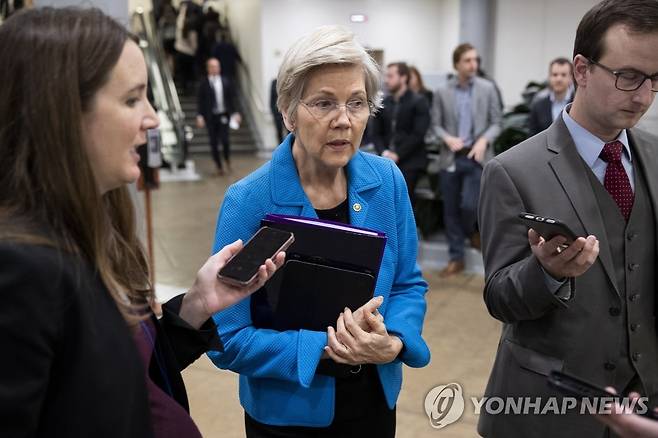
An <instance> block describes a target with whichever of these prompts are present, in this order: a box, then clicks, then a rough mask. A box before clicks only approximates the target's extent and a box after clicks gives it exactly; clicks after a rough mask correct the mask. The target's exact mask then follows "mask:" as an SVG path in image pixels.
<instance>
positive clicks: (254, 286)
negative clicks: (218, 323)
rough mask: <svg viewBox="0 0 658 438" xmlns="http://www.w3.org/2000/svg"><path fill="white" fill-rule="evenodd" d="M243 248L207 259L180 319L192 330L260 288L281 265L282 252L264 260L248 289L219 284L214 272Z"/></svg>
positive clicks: (235, 244) (233, 247) (232, 246)
mask: <svg viewBox="0 0 658 438" xmlns="http://www.w3.org/2000/svg"><path fill="white" fill-rule="evenodd" d="M241 249H242V241H241V240H237V241H235V242H233V243H231V244H230V245H226V246H225V247H224V248H222V250H221V251H219V252H218V253H217V254H215V255H213V256H212V257H210V258H209V259H208V260H207V261H206V263H205V264H204V265H203V266H202V267H201V269H199V272H198V273H197V276H196V280H195V282H194V285H193V286H192V289H190V290H189V292H187V293H186V294H185V297H184V298H183V302H182V304H181V309H180V313H179V316H180V317H181V318H182V319H183V320H185V321H186V322H187V323H188V324H190V325H191V326H192V327H194V328H195V329H198V328H199V327H201V326H202V325H203V323H204V322H206V321H207V320H208V318H210V317H211V316H212V315H214V314H215V313H217V312H219V311H220V310H224V309H226V308H227V307H230V306H232V305H233V304H235V303H237V302H238V301H241V300H243V299H244V298H246V297H247V296H249V295H250V294H252V293H254V292H255V291H257V290H258V289H260V288H261V287H262V286H263V285H264V284H265V282H266V281H267V280H269V279H270V277H271V276H272V275H273V274H274V272H275V271H276V270H277V269H279V268H280V267H281V266H282V265H283V262H284V259H285V253H284V252H280V253H278V254H277V255H276V256H275V257H274V258H273V259H267V260H266V261H265V264H264V265H261V266H260V267H259V268H258V276H257V277H256V280H255V281H254V282H252V283H251V284H249V285H247V286H241V287H240V286H232V285H229V284H226V283H224V282H222V281H220V280H219V279H218V278H217V273H218V272H219V270H220V269H222V268H223V267H224V265H225V264H226V263H227V262H228V261H229V260H230V259H231V257H233V256H234V255H235V254H237V253H238V252H239V251H240V250H241Z"/></svg>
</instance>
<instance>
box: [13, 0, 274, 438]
mask: <svg viewBox="0 0 658 438" xmlns="http://www.w3.org/2000/svg"><path fill="white" fill-rule="evenodd" d="M0 59H2V63H3V66H2V68H0V84H2V85H1V86H0V157H2V158H0V303H2V304H1V305H0V347H1V348H2V351H3V359H2V360H0V435H1V436H12V437H13V436H46V435H48V436H50V435H52V434H53V433H55V434H56V435H58V436H67V437H77V436H80V437H90V436H94V437H104V436H107V437H110V436H111V437H133V436H134V437H148V436H155V437H165V436H185V437H194V436H200V434H199V431H198V429H197V428H196V426H195V425H194V423H193V421H192V419H191V418H190V417H189V414H188V413H187V410H188V405H187V397H186V394H185V388H184V385H183V381H182V378H181V376H180V370H182V369H183V368H184V367H185V366H187V365H188V364H190V363H191V362H193V361H194V360H195V359H196V358H197V357H199V356H200V355H201V354H202V353H204V352H205V351H208V350H209V349H212V350H221V349H222V345H221V343H220V342H219V339H218V338H217V334H216V328H215V325H214V322H213V321H212V319H211V318H210V317H211V315H212V314H214V313H215V312H217V311H219V310H222V309H225V308H227V307H229V306H231V305H232V304H234V303H236V302H237V301H239V300H241V299H242V298H244V297H246V296H248V295H249V294H250V293H251V292H253V291H254V290H256V289H258V288H259V287H260V286H262V284H263V283H264V282H265V281H266V280H267V278H269V276H271V275H272V273H273V272H274V270H275V269H276V267H277V266H278V265H280V264H281V262H282V259H283V254H279V255H277V257H276V263H274V262H273V261H272V260H268V261H267V262H266V265H263V266H261V267H260V271H259V275H258V279H257V281H256V282H255V283H254V284H252V285H251V286H250V287H244V288H234V287H229V286H226V285H224V284H222V283H219V282H218V280H217V277H216V273H217V271H218V270H219V268H221V267H222V266H223V265H224V264H225V262H226V260H228V259H229V258H230V257H231V256H232V255H233V254H235V253H236V252H237V251H239V250H240V248H241V242H235V243H233V244H231V245H227V246H226V247H224V248H223V249H222V250H221V251H219V252H218V253H217V254H216V255H214V256H212V257H211V258H210V259H208V261H207V262H206V263H205V264H204V266H203V267H202V268H201V269H200V271H199V273H198V274H197V278H196V281H195V283H194V285H193V286H192V288H191V289H190V291H189V292H188V293H186V294H184V295H182V296H179V297H177V298H175V299H173V300H172V301H170V302H169V303H166V304H165V305H164V315H163V318H162V319H161V320H160V321H158V320H157V319H156V318H155V317H154V316H153V315H152V313H151V311H150V304H151V303H152V302H153V300H154V295H153V288H152V285H151V284H149V280H148V278H149V277H148V265H147V263H146V258H145V255H144V252H143V250H142V247H141V245H140V243H139V240H138V238H137V236H136V232H135V215H134V212H133V208H132V203H131V200H130V198H129V195H128V191H127V188H126V184H127V183H131V182H134V181H135V180H136V179H137V178H138V176H139V167H138V165H137V163H138V160H139V156H138V155H137V153H136V152H135V148H136V146H138V145H139V144H142V143H144V142H145V135H146V130H147V129H150V128H154V127H156V126H157V124H158V119H157V116H156V114H155V112H154V110H153V108H152V107H151V105H150V104H149V102H148V100H147V97H146V87H147V70H146V64H145V62H144V58H143V56H142V53H141V51H140V49H139V47H138V45H137V44H136V43H135V40H134V39H133V38H132V37H131V36H130V34H129V33H128V32H127V31H126V30H125V29H124V28H123V27H122V26H121V25H119V24H117V23H116V22H115V21H113V20H112V19H110V18H109V17H107V16H106V15H104V14H103V13H102V12H100V11H99V10H96V9H77V8H65V9H52V8H43V9H33V10H27V11H23V12H19V13H17V14H15V15H14V16H12V17H11V18H9V19H8V20H7V21H6V22H5V23H4V24H3V25H2V26H0Z"/></svg>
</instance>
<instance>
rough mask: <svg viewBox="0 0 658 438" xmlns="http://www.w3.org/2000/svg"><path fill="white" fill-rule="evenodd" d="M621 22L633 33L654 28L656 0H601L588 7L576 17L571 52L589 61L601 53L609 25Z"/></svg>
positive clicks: (657, 17)
mask: <svg viewBox="0 0 658 438" xmlns="http://www.w3.org/2000/svg"><path fill="white" fill-rule="evenodd" d="M618 24H623V25H625V26H628V29H629V30H630V31H631V32H634V33H656V32H658V1H656V0H604V1H602V2H601V3H599V4H597V5H596V6H594V7H593V8H592V9H590V10H589V11H588V12H587V13H586V14H585V15H584V16H583V18H582V19H581V20H580V24H579V25H578V30H577V31H576V40H575V42H574V47H573V56H574V57H575V56H576V55H582V56H584V57H585V58H588V59H591V60H593V61H598V60H599V59H601V57H602V56H603V52H604V50H605V47H604V46H603V37H604V36H605V33H606V32H607V31H608V29H610V28H611V27H613V26H615V25H618Z"/></svg>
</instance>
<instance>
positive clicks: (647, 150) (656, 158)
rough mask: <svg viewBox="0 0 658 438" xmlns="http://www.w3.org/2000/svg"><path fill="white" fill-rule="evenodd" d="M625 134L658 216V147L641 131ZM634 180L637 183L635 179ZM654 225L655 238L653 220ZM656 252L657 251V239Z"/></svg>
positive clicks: (631, 131) (657, 232)
mask: <svg viewBox="0 0 658 438" xmlns="http://www.w3.org/2000/svg"><path fill="white" fill-rule="evenodd" d="M627 132H628V138H629V141H630V145H631V150H632V153H633V156H634V157H636V158H637V160H638V164H639V166H638V167H639V168H640V169H641V170H642V175H643V176H644V179H645V181H646V182H647V190H648V191H649V197H650V198H651V205H652V206H653V212H654V215H657V216H658V173H656V163H658V151H657V150H656V147H658V145H656V144H652V141H651V140H650V139H646V138H643V137H644V135H643V133H642V131H638V130H634V129H629V130H628V131H627ZM635 180H636V181H637V177H636V178H635ZM654 219H655V218H654ZM654 223H655V224H656V236H658V220H655V221H654ZM656 251H658V239H657V242H656Z"/></svg>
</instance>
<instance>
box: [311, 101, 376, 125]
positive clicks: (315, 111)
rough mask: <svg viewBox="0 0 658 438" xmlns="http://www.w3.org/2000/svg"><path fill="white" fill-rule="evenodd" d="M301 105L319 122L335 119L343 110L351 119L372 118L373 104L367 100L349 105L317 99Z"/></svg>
mask: <svg viewBox="0 0 658 438" xmlns="http://www.w3.org/2000/svg"><path fill="white" fill-rule="evenodd" d="M301 104H302V105H304V107H305V108H306V109H307V110H308V111H309V112H310V113H311V115H312V116H314V117H315V118H316V119H318V120H328V119H330V118H332V117H335V116H336V114H337V113H338V112H339V111H340V109H341V108H345V110H346V111H347V115H348V116H349V117H350V118H355V119H364V118H367V117H368V116H370V109H371V104H370V103H369V102H368V101H367V100H365V99H352V100H349V101H348V102H347V103H338V102H336V101H335V100H331V99H316V100H313V101H311V102H301Z"/></svg>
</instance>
